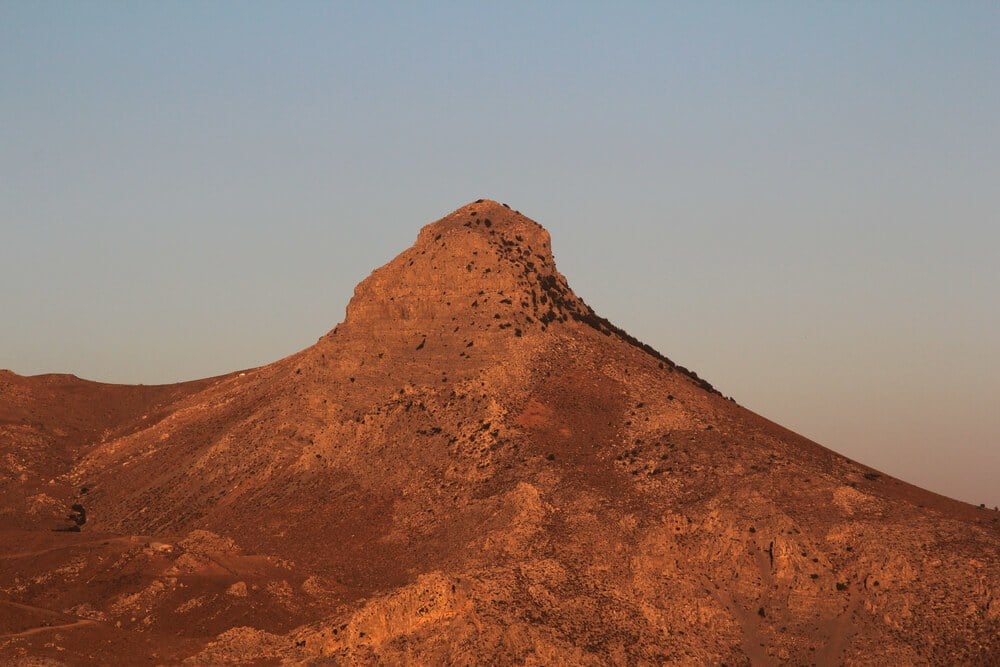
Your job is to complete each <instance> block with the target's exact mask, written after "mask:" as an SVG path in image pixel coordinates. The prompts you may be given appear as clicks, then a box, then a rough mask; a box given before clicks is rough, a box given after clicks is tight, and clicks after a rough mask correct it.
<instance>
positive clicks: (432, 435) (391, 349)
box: [0, 200, 1000, 665]
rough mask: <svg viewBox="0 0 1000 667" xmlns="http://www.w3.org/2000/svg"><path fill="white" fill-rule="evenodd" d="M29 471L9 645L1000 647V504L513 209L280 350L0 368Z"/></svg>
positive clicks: (17, 476) (112, 652)
mask: <svg viewBox="0 0 1000 667" xmlns="http://www.w3.org/2000/svg"><path fill="white" fill-rule="evenodd" d="M0 469H2V473H3V474H2V477H0V499H2V506H0V517H2V527H0V663H4V664H24V665H43V664H49V665H61V664H67V665H76V664H136V665H140V664H199V665H200V664H225V663H244V664H315V665H326V664H329V665H334V664H352V665H354V664H361V665H368V664H370V665H377V664H462V665H467V664H524V665H543V664H544V665H550V664H568V665H569V664H571V665H591V664H592V665H604V664H620V665H654V664H655V665H659V664H712V665H720V664H724V665H747V664H753V665H765V664H795V665H813V664H815V665H834V664H836V665H840V664H846V665H874V664H942V665H944V664H947V665H952V664H974V665H990V664H994V665H995V664H1000V513H998V512H994V511H991V510H987V509H983V508H977V507H973V506H971V505H967V504H964V503H960V502H957V501H953V500H950V499H947V498H944V497H941V496H938V495H935V494H933V493H930V492H927V491H923V490H921V489H918V488H916V487H913V486H911V485H909V484H906V483H905V482H902V481H899V480H896V479H893V478H891V477H889V476H887V475H885V474H882V473H880V472H878V471H875V470H872V469H870V468H867V467H865V466H864V465H862V464H860V463H857V462H854V461H851V460H849V459H847V458H844V457H843V456H840V455H838V454H836V453H834V452H832V451H830V450H828V449H825V448H823V447H821V446H820V445H817V444H816V443H813V442H810V441H808V440H806V439H804V438H802V437H800V436H798V435H796V434H794V433H792V432H790V431H788V430H786V429H783V428H781V427H780V426H778V425H776V424H773V423H771V422H769V421H767V420H766V419H764V418H762V417H760V416H758V415H756V414H753V413H752V412H750V411H748V410H746V409H744V408H742V407H740V406H739V405H737V404H736V403H735V402H733V401H732V400H731V399H728V398H726V397H725V396H723V395H722V394H721V393H720V392H719V391H717V390H716V389H715V388H713V387H712V385H711V384H709V383H708V382H706V381H705V380H703V379H701V378H699V377H698V376H697V375H696V374H695V373H693V372H691V371H688V370H687V369H685V368H683V367H681V366H679V365H677V364H675V363H674V362H672V361H671V360H669V359H668V358H666V357H665V356H663V355H661V354H660V353H659V352H657V351H655V350H653V349H652V348H650V347H649V346H646V345H644V344H643V343H641V342H640V341H638V340H636V339H634V338H632V337H631V336H629V335H628V334H627V333H625V332H624V331H623V330H622V329H620V328H618V327H617V326H615V325H613V324H611V323H610V322H608V321H606V320H605V319H603V318H601V317H600V316H599V315H597V314H595V313H594V312H593V311H592V310H591V309H590V308H589V307H588V306H587V305H586V303H585V302H584V301H582V300H581V299H580V298H579V297H577V296H576V295H575V294H574V293H573V291H572V290H571V289H570V287H569V285H568V283H567V281H566V279H565V278H564V277H563V276H562V275H561V274H560V273H559V272H558V271H557V270H556V267H555V263H554V260H553V255H552V249H551V245H550V238H549V235H548V233H547V232H546V231H545V230H544V229H543V228H542V227H540V226H539V225H538V224H537V223H535V222H533V221H532V220H530V219H528V218H526V217H525V216H523V215H521V214H520V213H517V212H515V211H512V210H510V209H509V208H508V207H506V205H503V204H499V203H497V202H493V201H486V200H480V201H478V202H475V203H472V204H469V205H468V206H465V207H462V208H460V209H458V210H457V211H455V212H454V213H451V214H450V215H448V216H446V217H445V218H443V219H441V220H439V221H437V222H434V223H432V224H429V225H427V226H425V227H424V228H423V229H422V230H421V231H420V234H419V236H418V238H417V241H416V243H415V244H414V245H413V246H412V247H411V248H409V249H408V250H406V251H404V252H403V253H402V254H400V255H399V256H398V257H396V258H395V259H394V260H392V261H391V262H389V263H388V264H387V265H385V266H383V267H381V268H379V269H377V270H376V271H375V272H374V273H373V274H372V275H371V276H369V277H368V278H367V279H365V280H364V281H363V282H362V283H361V284H359V285H358V287H357V288H356V290H355V294H354V297H353V299H352V300H351V302H350V304H349V305H348V307H347V316H346V319H345V320H344V322H342V323H341V324H340V325H338V326H337V327H336V328H335V329H333V330H332V331H331V332H329V333H328V334H327V335H325V336H324V337H323V338H321V339H320V340H319V341H318V342H317V343H316V344H315V345H313V346H312V347H310V348H308V349H306V350H303V351H301V352H299V353H297V354H294V355H292V356H290V357H287V358H285V359H282V360H280V361H278V362H275V363H273V364H271V365H268V366H264V367H261V368H257V369H252V370H246V371H243V372H236V373H232V374H230V375H226V376H222V377H218V378H211V379H206V380H200V381H195V382H189V383H183V384H179V385H171V386H160V387H143V386H140V387H124V386H114V385H103V384H97V383H92V382H86V381H83V380H79V379H77V378H74V377H71V376H37V377H21V376H18V375H15V374H13V373H10V372H7V371H4V372H0Z"/></svg>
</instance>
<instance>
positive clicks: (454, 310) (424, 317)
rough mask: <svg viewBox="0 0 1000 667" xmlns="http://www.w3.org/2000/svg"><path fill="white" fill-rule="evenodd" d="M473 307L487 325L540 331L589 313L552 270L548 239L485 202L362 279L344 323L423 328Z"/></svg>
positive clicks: (430, 230)
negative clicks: (506, 324)
mask: <svg viewBox="0 0 1000 667" xmlns="http://www.w3.org/2000/svg"><path fill="white" fill-rule="evenodd" d="M477 309H481V310H478V312H479V313H480V314H486V319H487V320H489V319H494V320H503V321H505V322H512V323H513V322H515V321H516V322H517V324H518V325H532V324H535V325H538V326H540V327H543V328H544V327H546V326H547V325H548V324H549V323H551V322H553V321H555V320H559V321H567V320H569V319H570V317H571V312H580V313H584V312H587V311H589V309H588V308H587V307H586V306H585V305H584V304H583V302H582V301H580V300H579V299H578V298H577V297H576V296H575V295H574V294H573V293H572V291H571V290H570V289H569V286H568V285H567V283H566V279H565V278H564V277H563V276H562V275H561V274H560V273H559V272H558V271H557V270H556V266H555V261H554V259H553V257H552V248H551V240H550V237H549V233H548V232H547V231H546V230H545V229H544V228H543V227H542V226H541V225H539V224H538V223H537V222H535V221H533V220H531V219H529V218H527V217H525V216H523V215H521V214H520V213H518V212H517V211H513V210H511V209H510V208H509V207H508V206H506V205H504V204H500V203H498V202H495V201H492V200H485V199H483V200H478V201H476V202H473V203H471V204H468V205H466V206H463V207H462V208H460V209H458V210H456V211H454V212H453V213H451V214H450V215H447V216H445V217H444V218H442V219H440V220H438V221H436V222H433V223H431V224H429V225H426V226H425V227H424V228H423V229H421V230H420V233H419V235H418V236H417V241H416V243H415V244H414V245H413V246H412V247H410V248H409V249H408V250H406V251H404V252H403V253H401V254H400V255H399V256H397V257H396V258H395V259H393V260H392V261H391V262H389V263H388V264H386V265H385V266H383V267H381V268H379V269H377V270H376V271H374V272H373V273H372V275H371V276H369V277H368V278H367V279H365V280H364V281H362V282H361V283H360V284H359V285H358V286H357V288H355V291H354V297H353V298H352V299H351V302H350V304H349V305H348V307H347V320H346V321H345V325H348V326H349V325H352V324H357V323H366V324H368V323H373V322H376V321H381V322H382V323H383V324H384V325H385V326H390V324H389V322H387V321H386V320H392V323H393V324H392V326H397V327H401V328H409V327H410V325H414V324H419V325H420V326H426V325H427V324H428V323H429V321H435V320H441V321H445V322H447V321H450V320H451V319H453V318H457V317H459V314H460V313H463V312H466V311H477ZM487 311H488V312H487ZM473 314H475V313H473ZM512 326H513V324H512ZM519 328H520V327H519Z"/></svg>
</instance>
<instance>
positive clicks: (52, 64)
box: [0, 2, 1000, 507]
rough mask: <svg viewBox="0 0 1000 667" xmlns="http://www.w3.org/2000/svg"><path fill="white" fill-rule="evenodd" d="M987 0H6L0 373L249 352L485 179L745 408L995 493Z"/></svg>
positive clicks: (564, 263)
mask: <svg viewBox="0 0 1000 667" xmlns="http://www.w3.org/2000/svg"><path fill="white" fill-rule="evenodd" d="M998 82H1000V6H998V5H996V4H995V3H981V4H977V3H968V4H963V5H961V6H954V5H944V4H940V5H938V4H930V3H888V2H887V3H881V4H871V5H860V4H852V5H848V4H843V5H831V6H802V5H799V4H794V3H760V4H756V5H752V6H751V5H740V4H735V3H733V4H730V3H716V4H707V5H706V4H702V3H685V4H672V5H670V6H661V5H658V4H634V5H629V6H626V7H616V8H614V9H610V8H608V7H605V6H602V5H597V4H547V5H545V6H542V7H539V6H534V5H530V4H513V5H504V6H503V7H499V6H498V7H488V6H485V7H484V6H477V7H469V6H465V5H461V4H436V5H434V6H431V7H421V8H417V7H411V6H408V5H405V4H380V5H376V4H368V3H342V4H335V5H323V4H313V3H301V4H295V5H280V6H279V5H269V4H263V3H261V4H252V3H246V4H236V3H214V4H211V5H195V4H174V5H143V6H121V5H112V4H101V3H92V4H87V5H78V4H73V3H48V4H42V3H20V4H14V3H8V4H5V5H0V86H2V89H3V90H4V91H6V94H4V95H0V229H2V231H3V237H2V238H3V240H4V242H3V243H2V244H0V280H2V281H3V284H4V286H5V289H3V290H2V291H0V312H2V313H3V324H4V326H3V327H2V328H0V368H9V369H11V370H13V371H15V372H17V373H21V374H26V375H27V374H36V373H47V372H60V373H74V374H76V375H79V376H81V377H85V378H88V379H94V380H100V381H113V382H125V383H145V384H154V383H165V382H175V381H180V380H185V379H194V378H198V377H206V376H211V375H216V374H220V373H224V372H228V371H232V370H236V369H240V368H245V367H252V366H258V365H262V364H266V363H269V362H272V361H275V360H277V359H278V358H280V357H283V356H286V355H288V354H291V353H294V352H296V351H298V350H299V349H301V348H303V347H306V346H308V345H310V344H311V343H313V342H314V341H315V340H316V339H317V338H318V337H319V336H321V335H322V334H324V333H325V332H326V331H328V330H329V329H332V328H333V326H334V325H336V324H337V323H338V322H339V321H340V320H342V319H343V314H344V307H345V306H346V305H347V302H348V300H349V298H350V295H351V291H352V289H353V287H354V285H355V284H356V283H358V282H359V281H360V280H362V279H363V278H364V277H365V276H367V275H368V274H369V273H370V271H371V270H372V269H374V268H376V267H377V266H379V265H381V264H383V263H385V262H386V261H388V260H389V259H391V258H392V257H393V256H395V255H396V254H397V253H398V252H400V251H402V250H403V249H405V248H406V247H408V246H409V245H410V244H411V243H412V242H413V241H414V239H415V238H416V233H417V230H418V229H419V227H420V226H422V225H424V224H426V223H428V222H431V221H433V220H435V219H437V218H439V217H441V216H443V215H445V214H446V213H448V212H450V211H451V210H453V209H455V208H457V207H459V206H461V205H463V204H465V203H467V202H469V201H471V200H474V199H477V198H479V197H489V198H493V199H498V200H500V201H505V202H507V203H509V204H510V205H511V206H513V207H514V208H516V209H519V210H521V211H522V212H523V213H524V214H525V215H528V216H529V217H531V218H533V219H535V220H537V221H538V222H540V223H541V224H542V225H544V226H545V227H546V228H547V229H548V230H549V231H550V232H551V233H552V237H553V250H554V253H555V257H556V261H557V262H558V265H559V269H560V270H561V271H562V273H564V274H565V275H566V277H567V278H568V279H569V281H570V284H571V286H572V287H573V288H574V290H575V291H576V292H577V294H579V295H580V296H581V297H582V298H584V299H585V300H586V301H587V302H588V303H589V304H590V305H591V306H592V307H594V309H595V310H597V311H598V312H599V313H600V314H602V315H604V316H606V317H608V318H609V319H610V320H612V321H613V322H615V323H616V324H618V325H620V326H622V327H623V328H624V329H625V330H627V331H629V332H630V333H632V334H633V335H635V336H636V337H638V338H640V339H641V340H643V341H645V342H647V343H649V344H651V345H652V346H653V347H655V348H657V349H658V350H660V351H661V352H663V353H664V354H665V355H667V356H668V357H670V358H671V359H673V360H675V361H676V362H678V363H680V364H683V365H685V366H687V367H689V368H691V369H693V370H695V371H696V372H698V373H699V375H701V376H703V377H705V378H707V379H708V380H709V381H711V382H712V383H713V384H714V385H716V386H717V387H718V388H719V389H720V390H721V391H722V392H723V393H724V394H726V395H732V396H734V397H735V399H736V400H737V401H738V402H739V403H740V404H742V405H745V406H747V407H748V408H750V409H752V410H754V411H755V412H758V413H760V414H762V415H763V416H765V417H767V418H768V419H771V420H773V421H776V422H778V423H780V424H782V425H784V426H786V427H788V428H791V429H793V430H795V431H797V432H798V433H801V434H802V435H805V436H806V437H809V438H811V439H813V440H815V441H817V442H819V443H820V444H823V445H825V446H827V447H830V448H831V449H834V450H836V451H838V452H841V453H843V454H844V455H846V456H849V457H851V458H853V459H856V460H859V461H861V462H863V463H865V464H867V465H871V466H873V467H875V468H878V469H881V470H883V471H885V472H886V473H888V474H891V475H894V476H896V477H900V478H902V479H904V480H906V481H909V482H912V483H914V484H917V485H919V486H922V487H925V488H928V489H930V490H932V491H936V492H938V493H943V494H945V495H949V496H952V497H956V498H960V499H962V500H966V501H969V502H973V503H975V504H979V503H986V504H987V505H989V506H990V507H992V506H993V505H998V504H1000V491H998V490H997V489H998V487H997V483H996V481H995V480H996V479H997V478H1000V409H998V408H1000V405H998V403H997V398H996V397H997V396H1000V334H998V332H1000V308H998V307H997V304H998V303H1000V268H998V266H1000V252H998V248H1000V225H998V223H1000V195H998V194H997V193H998V192H1000V189H998V187H997V183H998V182H1000V168H998V166H1000V83H998Z"/></svg>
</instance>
